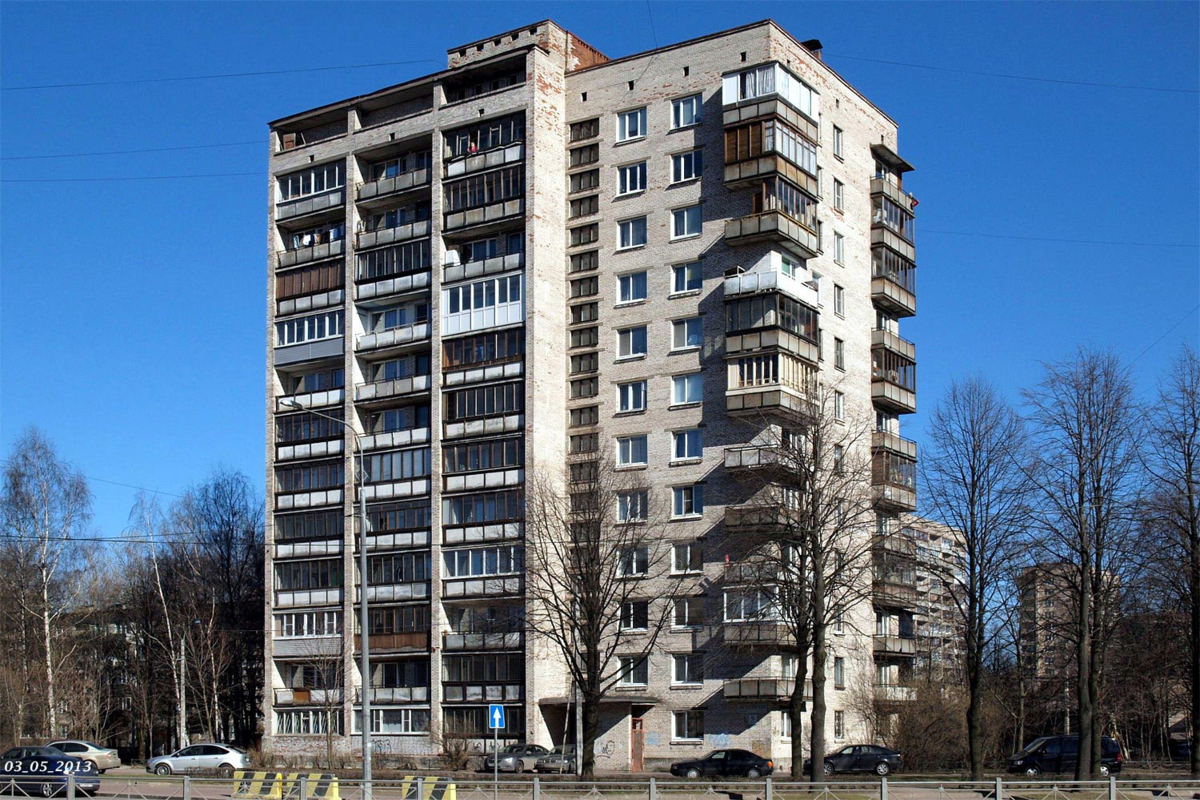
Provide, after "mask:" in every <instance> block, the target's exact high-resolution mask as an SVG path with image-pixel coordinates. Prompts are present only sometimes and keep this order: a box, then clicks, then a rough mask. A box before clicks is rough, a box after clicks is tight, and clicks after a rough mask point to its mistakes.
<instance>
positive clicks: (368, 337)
mask: <svg viewBox="0 0 1200 800" xmlns="http://www.w3.org/2000/svg"><path fill="white" fill-rule="evenodd" d="M427 341H429V323H428V322H413V323H410V324H408V325H399V326H397V327H395V328H387V329H386V330H381V331H379V332H377V333H364V334H362V335H361V336H359V337H358V338H357V339H355V341H354V349H355V351H356V352H359V353H362V352H365V351H368V350H383V349H385V348H390V347H403V346H406V345H412V344H421V343H424V342H427Z"/></svg>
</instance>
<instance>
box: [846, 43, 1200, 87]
mask: <svg viewBox="0 0 1200 800" xmlns="http://www.w3.org/2000/svg"><path fill="white" fill-rule="evenodd" d="M825 55H826V56H829V57H830V58H845V59H849V60H851V61H869V62H871V63H873V64H887V65H889V66H893V67H911V68H913V69H928V70H934V71H936V72H955V73H958V74H961V75H978V76H982V77H985V78H1007V79H1008V80H1014V81H1033V82H1035V83H1057V84H1062V85H1065V86H1091V87H1095V88H1098V89H1130V90H1136V91H1142V92H1171V93H1174V94H1200V89H1175V88H1172V87H1168V86H1139V85H1137V84H1127V83H1101V82H1099V81H1075V80H1068V79H1066V78H1042V77H1038V76H1036V75H1013V74H1011V73H1007V72H982V71H979V70H973V69H956V68H954V67H935V66H932V65H930V64H910V63H907V62H904V61H888V60H885V59H882V58H863V57H862V56H848V55H843V54H841V53H830V52H825Z"/></svg>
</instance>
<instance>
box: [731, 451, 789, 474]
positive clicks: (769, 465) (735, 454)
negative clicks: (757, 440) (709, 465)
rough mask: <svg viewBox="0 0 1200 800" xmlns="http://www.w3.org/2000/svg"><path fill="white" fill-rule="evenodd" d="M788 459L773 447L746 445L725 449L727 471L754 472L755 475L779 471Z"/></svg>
mask: <svg viewBox="0 0 1200 800" xmlns="http://www.w3.org/2000/svg"><path fill="white" fill-rule="evenodd" d="M787 463H788V459H787V458H786V456H785V455H784V454H783V453H781V452H780V450H779V448H778V447H775V446H773V445H744V446H741V447H726V448H725V469H729V470H753V471H754V472H755V473H760V472H765V471H778V470H782V469H784V468H785V467H786V466H787Z"/></svg>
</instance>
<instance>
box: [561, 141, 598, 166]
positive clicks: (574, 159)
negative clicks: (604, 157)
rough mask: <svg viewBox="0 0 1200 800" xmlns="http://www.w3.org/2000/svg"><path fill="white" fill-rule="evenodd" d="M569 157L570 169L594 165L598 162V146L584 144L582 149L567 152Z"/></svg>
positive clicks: (577, 148)
mask: <svg viewBox="0 0 1200 800" xmlns="http://www.w3.org/2000/svg"><path fill="white" fill-rule="evenodd" d="M569 156H570V164H571V166H572V167H582V166H584V165H587V164H595V163H596V162H597V161H599V160H600V145H598V144H586V145H584V146H583V147H576V148H573V149H572V150H570V151H569Z"/></svg>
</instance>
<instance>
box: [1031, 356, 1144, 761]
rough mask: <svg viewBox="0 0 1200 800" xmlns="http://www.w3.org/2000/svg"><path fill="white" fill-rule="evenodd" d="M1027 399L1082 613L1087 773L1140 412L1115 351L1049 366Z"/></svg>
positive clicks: (1046, 510)
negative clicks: (1114, 353) (1113, 353)
mask: <svg viewBox="0 0 1200 800" xmlns="http://www.w3.org/2000/svg"><path fill="white" fill-rule="evenodd" d="M1024 396H1025V400H1026V402H1027V403H1028V404H1029V406H1030V408H1031V412H1032V415H1031V421H1032V423H1033V426H1034V439H1033V444H1034V447H1035V451H1036V453H1037V460H1036V462H1035V464H1034V465H1033V467H1032V469H1031V470H1030V471H1029V475H1030V477H1031V479H1032V481H1033V483H1034V485H1035V487H1036V491H1037V494H1038V499H1039V501H1040V502H1039V513H1038V522H1039V525H1040V527H1041V529H1042V533H1043V534H1044V536H1043V542H1042V544H1043V547H1044V549H1045V550H1046V551H1047V552H1048V553H1049V554H1050V555H1051V556H1052V557H1053V558H1054V559H1055V560H1057V561H1059V562H1061V563H1062V564H1064V565H1066V566H1065V568H1064V571H1063V575H1064V577H1065V580H1064V583H1065V585H1066V587H1067V589H1068V591H1069V592H1070V595H1071V597H1070V598H1069V600H1070V607H1071V608H1072V609H1073V610H1074V613H1075V625H1074V630H1073V633H1074V635H1073V638H1074V645H1075V650H1076V664H1077V670H1076V706H1077V709H1078V720H1079V745H1078V746H1079V753H1078V760H1077V762H1076V764H1077V766H1076V768H1075V775H1076V777H1077V778H1087V777H1091V776H1092V775H1093V774H1094V773H1095V772H1097V771H1098V770H1099V768H1100V741H1101V740H1100V732H1101V729H1102V723H1103V719H1102V716H1101V714H1100V713H1099V711H1100V703H1101V691H1102V684H1103V673H1104V658H1105V652H1106V647H1107V637H1108V635H1109V634H1110V633H1111V632H1112V631H1113V630H1115V625H1114V615H1115V612H1116V600H1117V593H1118V592H1119V591H1120V580H1119V575H1118V572H1119V569H1120V567H1121V564H1122V558H1121V557H1122V555H1123V553H1122V550H1123V548H1124V546H1125V544H1126V540H1127V537H1128V535H1129V533H1130V529H1131V521H1132V509H1133V508H1134V505H1135V497H1134V494H1135V491H1136V489H1137V486H1136V479H1137V477H1138V475H1137V466H1138V454H1137V448H1136V446H1137V436H1138V430H1137V420H1138V419H1139V414H1138V411H1137V407H1136V405H1135V402H1134V397H1133V388H1132V385H1131V383H1130V380H1129V376H1128V373H1127V371H1126V370H1125V368H1124V367H1123V366H1122V365H1121V364H1120V362H1119V361H1118V360H1117V358H1116V357H1115V356H1114V355H1112V354H1111V353H1102V352H1097V351H1093V350H1086V349H1082V348H1081V349H1080V350H1079V351H1078V352H1077V353H1076V354H1075V356H1074V357H1073V358H1071V359H1068V360H1066V361H1063V362H1059V363H1053V364H1047V365H1045V375H1044V377H1043V378H1042V381H1041V382H1040V383H1039V384H1038V385H1037V386H1035V387H1034V388H1032V389H1030V390H1027V391H1026V392H1024Z"/></svg>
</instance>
